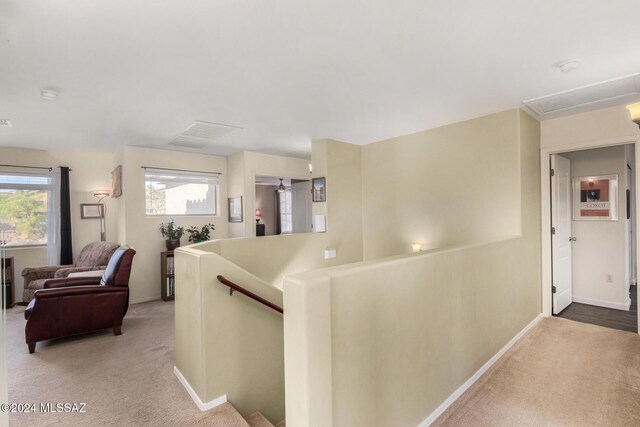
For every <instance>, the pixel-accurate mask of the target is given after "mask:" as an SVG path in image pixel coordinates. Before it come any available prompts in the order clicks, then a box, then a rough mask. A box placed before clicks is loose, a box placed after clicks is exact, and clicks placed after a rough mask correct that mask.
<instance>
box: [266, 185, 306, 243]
mask: <svg viewBox="0 0 640 427" xmlns="http://www.w3.org/2000/svg"><path fill="white" fill-rule="evenodd" d="M255 196H256V200H255V210H256V212H255V214H256V217H255V219H256V235H257V236H275V235H279V234H293V233H310V232H312V231H313V226H312V224H313V219H312V215H311V181H310V180H304V179H295V178H286V177H270V176H256V181H255Z"/></svg>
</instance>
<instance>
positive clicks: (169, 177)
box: [144, 168, 218, 215]
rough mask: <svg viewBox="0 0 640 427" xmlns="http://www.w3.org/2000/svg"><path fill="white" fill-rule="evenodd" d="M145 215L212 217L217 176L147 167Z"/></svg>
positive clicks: (214, 207)
mask: <svg viewBox="0 0 640 427" xmlns="http://www.w3.org/2000/svg"><path fill="white" fill-rule="evenodd" d="M144 182H145V202H146V203H145V205H146V214H147V215H216V213H217V198H218V197H217V192H218V175H217V174H213V173H203V172H174V171H170V170H162V169H150V168H147V169H146V170H145V173H144Z"/></svg>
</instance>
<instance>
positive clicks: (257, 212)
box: [256, 209, 262, 224]
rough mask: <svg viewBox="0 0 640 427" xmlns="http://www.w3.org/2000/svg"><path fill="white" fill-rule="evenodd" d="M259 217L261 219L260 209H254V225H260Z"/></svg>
mask: <svg viewBox="0 0 640 427" xmlns="http://www.w3.org/2000/svg"><path fill="white" fill-rule="evenodd" d="M261 217H262V212H260V209H256V224H260V218H261Z"/></svg>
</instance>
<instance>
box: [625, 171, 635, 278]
mask: <svg viewBox="0 0 640 427" xmlns="http://www.w3.org/2000/svg"><path fill="white" fill-rule="evenodd" d="M634 189H635V186H634V185H633V171H632V170H631V166H629V165H627V197H626V203H627V205H626V212H625V215H626V216H625V218H626V219H627V223H626V227H627V287H630V286H631V284H632V283H633V284H635V281H636V261H635V259H636V253H635V252H636V251H635V237H634V233H635V230H634V229H633V228H634V227H633V225H634V224H633V222H634V221H633V217H634V215H635V209H634V200H633V197H634V194H635V193H634Z"/></svg>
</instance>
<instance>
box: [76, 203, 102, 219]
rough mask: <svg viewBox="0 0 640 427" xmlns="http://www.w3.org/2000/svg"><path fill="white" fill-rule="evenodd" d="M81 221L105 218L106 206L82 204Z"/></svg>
mask: <svg viewBox="0 0 640 427" xmlns="http://www.w3.org/2000/svg"><path fill="white" fill-rule="evenodd" d="M80 218H81V219H100V218H104V206H103V205H102V204H101V203H100V204H98V203H82V204H80Z"/></svg>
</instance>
